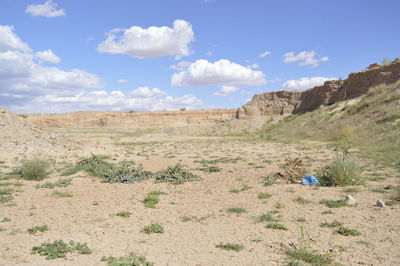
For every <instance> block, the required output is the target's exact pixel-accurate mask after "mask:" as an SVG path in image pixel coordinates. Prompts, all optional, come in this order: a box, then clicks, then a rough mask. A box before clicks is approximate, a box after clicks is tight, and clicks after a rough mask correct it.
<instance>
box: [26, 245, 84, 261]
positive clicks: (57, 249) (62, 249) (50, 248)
mask: <svg viewBox="0 0 400 266" xmlns="http://www.w3.org/2000/svg"><path fill="white" fill-rule="evenodd" d="M74 251H78V253H79V254H90V253H92V250H91V249H90V248H89V247H88V246H87V244H86V243H83V244H82V243H79V242H78V243H75V242H74V241H70V242H69V243H65V242H64V241H62V240H55V241H54V242H53V243H47V242H46V243H42V244H41V245H40V246H35V247H33V248H32V252H31V253H32V254H39V255H41V256H46V259H47V260H52V259H57V258H65V256H66V254H67V253H72V252H74Z"/></svg>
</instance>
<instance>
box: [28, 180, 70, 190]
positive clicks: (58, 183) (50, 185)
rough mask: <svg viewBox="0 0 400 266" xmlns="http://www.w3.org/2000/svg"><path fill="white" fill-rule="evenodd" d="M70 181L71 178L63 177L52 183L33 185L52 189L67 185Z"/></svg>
mask: <svg viewBox="0 0 400 266" xmlns="http://www.w3.org/2000/svg"><path fill="white" fill-rule="evenodd" d="M71 182H72V179H71V178H65V179H60V180H58V181H56V182H54V183H50V182H47V183H45V184H43V185H36V186H35V187H36V188H50V189H53V188H56V187H67V186H69V185H71Z"/></svg>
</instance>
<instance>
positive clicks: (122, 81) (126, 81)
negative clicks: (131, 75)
mask: <svg viewBox="0 0 400 266" xmlns="http://www.w3.org/2000/svg"><path fill="white" fill-rule="evenodd" d="M117 82H118V83H128V80H127V79H119V80H117Z"/></svg>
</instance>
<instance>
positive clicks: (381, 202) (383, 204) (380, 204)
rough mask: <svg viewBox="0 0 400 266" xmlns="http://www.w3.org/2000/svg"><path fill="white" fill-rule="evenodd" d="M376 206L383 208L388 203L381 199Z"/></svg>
mask: <svg viewBox="0 0 400 266" xmlns="http://www.w3.org/2000/svg"><path fill="white" fill-rule="evenodd" d="M376 206H378V207H381V208H383V207H385V206H386V204H385V203H384V202H383V201H381V200H377V201H376Z"/></svg>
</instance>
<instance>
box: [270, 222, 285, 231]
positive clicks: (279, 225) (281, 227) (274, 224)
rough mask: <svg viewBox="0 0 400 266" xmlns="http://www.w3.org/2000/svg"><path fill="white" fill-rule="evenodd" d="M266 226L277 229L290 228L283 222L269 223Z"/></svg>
mask: <svg viewBox="0 0 400 266" xmlns="http://www.w3.org/2000/svg"><path fill="white" fill-rule="evenodd" d="M265 227H266V228H269V229H275V230H285V231H286V230H288V229H287V228H286V226H284V225H283V224H279V223H269V224H267V225H266V226H265Z"/></svg>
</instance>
